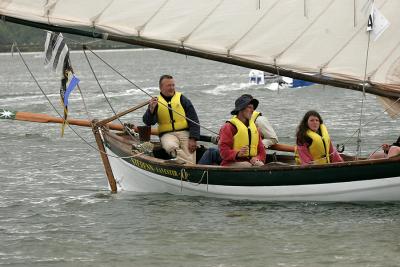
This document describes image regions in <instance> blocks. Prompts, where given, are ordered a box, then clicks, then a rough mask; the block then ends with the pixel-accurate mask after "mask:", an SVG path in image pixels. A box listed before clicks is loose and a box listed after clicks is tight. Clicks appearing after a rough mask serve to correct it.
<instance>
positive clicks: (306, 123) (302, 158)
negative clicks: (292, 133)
mask: <svg viewBox="0 0 400 267" xmlns="http://www.w3.org/2000/svg"><path fill="white" fill-rule="evenodd" d="M296 144H297V146H296V151H295V158H296V162H297V164H301V165H307V164H325V163H333V162H342V161H343V159H342V158H341V157H340V155H339V153H338V152H337V150H336V149H335V148H334V147H333V145H332V142H331V139H330V137H329V134H328V130H327V129H326V127H325V125H324V124H323V120H322V118H321V115H319V113H318V112H316V111H315V110H310V111H308V112H307V113H306V114H305V115H304V117H303V119H302V120H301V122H300V124H299V126H298V128H297V133H296Z"/></svg>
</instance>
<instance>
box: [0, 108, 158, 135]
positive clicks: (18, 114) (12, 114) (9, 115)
mask: <svg viewBox="0 0 400 267" xmlns="http://www.w3.org/2000/svg"><path fill="white" fill-rule="evenodd" d="M0 119H10V120H18V121H30V122H40V123H64V119H62V118H59V117H53V116H50V115H47V114H40V113H31V112H22V111H12V110H6V109H0ZM67 122H68V124H70V125H76V126H83V127H90V128H91V127H92V122H91V121H89V120H82V119H67ZM106 125H107V127H109V128H110V129H111V130H116V131H123V130H124V126H123V125H121V124H117V123H107V124H106ZM134 130H135V132H137V127H136V126H135V127H134ZM151 134H153V135H157V134H158V132H157V129H151Z"/></svg>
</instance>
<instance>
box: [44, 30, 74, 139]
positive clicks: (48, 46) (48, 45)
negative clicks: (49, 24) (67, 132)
mask: <svg viewBox="0 0 400 267" xmlns="http://www.w3.org/2000/svg"><path fill="white" fill-rule="evenodd" d="M44 54H45V66H46V68H51V69H52V70H53V71H55V72H56V73H57V74H59V75H60V77H61V87H60V96H61V104H62V106H63V109H64V123H63V124H62V127H61V136H64V129H65V125H66V121H67V118H68V97H69V95H70V94H71V92H72V90H74V88H75V87H76V86H77V85H78V83H79V79H78V78H77V77H76V76H75V75H74V72H73V69H72V66H71V63H70V59H69V50H68V46H67V44H66V43H65V40H64V37H63V36H62V34H61V33H54V32H47V37H46V42H45V50H44ZM70 78H71V79H70Z"/></svg>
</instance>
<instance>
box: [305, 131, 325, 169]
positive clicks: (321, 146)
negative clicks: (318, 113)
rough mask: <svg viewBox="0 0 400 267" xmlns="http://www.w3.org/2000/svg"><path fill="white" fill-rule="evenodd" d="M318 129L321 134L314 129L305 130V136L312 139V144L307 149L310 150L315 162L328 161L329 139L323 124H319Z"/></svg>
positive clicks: (322, 162)
mask: <svg viewBox="0 0 400 267" xmlns="http://www.w3.org/2000/svg"><path fill="white" fill-rule="evenodd" d="M319 129H320V131H321V134H322V136H321V135H319V134H317V133H316V132H314V131H311V130H307V136H308V137H310V138H311V139H312V144H311V145H310V146H309V147H308V150H309V151H310V154H311V156H312V157H313V160H314V163H315V164H324V163H330V157H329V154H330V151H329V145H330V143H331V139H330V137H329V134H328V130H327V129H326V127H325V125H324V124H321V125H320V126H319Z"/></svg>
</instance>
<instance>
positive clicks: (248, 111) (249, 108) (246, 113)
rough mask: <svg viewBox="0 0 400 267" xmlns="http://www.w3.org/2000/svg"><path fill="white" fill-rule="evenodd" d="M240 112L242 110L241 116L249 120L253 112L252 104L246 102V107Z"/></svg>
mask: <svg viewBox="0 0 400 267" xmlns="http://www.w3.org/2000/svg"><path fill="white" fill-rule="evenodd" d="M240 112H242V114H243V117H245V118H246V119H248V120H250V119H251V116H252V115H253V112H254V106H253V104H248V105H247V107H246V108H245V109H242V110H241V111H240Z"/></svg>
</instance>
